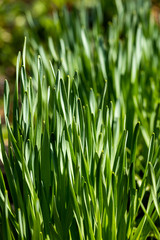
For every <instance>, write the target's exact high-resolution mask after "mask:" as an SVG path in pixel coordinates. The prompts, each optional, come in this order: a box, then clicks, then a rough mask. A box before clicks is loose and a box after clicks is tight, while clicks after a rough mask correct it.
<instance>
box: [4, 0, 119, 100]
mask: <svg viewBox="0 0 160 240" xmlns="http://www.w3.org/2000/svg"><path fill="white" fill-rule="evenodd" d="M101 1H102V3H103V4H107V8H106V9H107V14H106V21H109V20H110V19H111V17H112V14H113V13H114V11H115V9H114V1H111V0H107V1H105V0H101ZM95 2H96V0H45V1H42V0H24V1H16V0H0V95H1V96H2V93H3V81H4V79H5V78H6V79H7V80H9V81H10V82H12V80H13V79H14V77H15V65H16V58H17V53H18V51H19V50H22V47H23V41H24V36H25V35H28V33H29V32H30V33H31V34H32V35H33V34H34V37H35V38H36V39H37V40H40V41H41V42H43V41H45V40H46V38H48V33H50V34H52V33H53V35H54V27H53V14H54V12H57V10H58V12H59V13H60V11H61V8H62V7H63V6H64V5H65V6H66V7H67V8H69V9H70V10H71V9H72V8H73V7H77V8H80V7H83V6H84V5H85V6H86V7H88V8H90V7H92V6H93V5H94V4H95ZM106 2H107V3H106ZM31 16H32V19H31ZM32 20H33V21H34V24H32Z"/></svg>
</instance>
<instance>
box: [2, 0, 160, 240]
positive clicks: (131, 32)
mask: <svg viewBox="0 0 160 240" xmlns="http://www.w3.org/2000/svg"><path fill="white" fill-rule="evenodd" d="M135 3H136V4H135ZM116 4H117V9H118V11H117V15H116V16H115V17H114V18H113V21H112V23H110V24H109V26H108V28H107V38H106V30H105V29H104V25H103V18H104V14H103V10H102V9H101V5H99V4H98V5H97V6H96V7H95V8H94V9H93V16H96V21H95V20H94V21H93V24H92V27H91V26H90V25H89V24H88V23H89V22H88V21H89V20H88V18H87V13H88V11H87V10H84V9H83V10H82V11H81V12H80V16H78V18H77V17H76V16H75V13H74V12H73V14H72V16H70V15H69V13H68V12H67V10H66V9H64V12H63V14H62V15H61V16H60V17H59V16H58V15H56V18H57V24H58V26H59V28H61V30H62V29H63V30H64V31H60V33H61V34H60V36H59V40H58V42H55V43H54V42H53V41H52V38H51V37H49V39H48V46H49V53H48V52H47V51H46V50H45V49H44V48H43V47H42V46H39V45H38V43H36V41H35V40H34V38H32V39H31V40H30V46H31V51H30V49H28V48H30V47H28V45H26V39H25V43H24V48H23V52H22V56H21V53H19V54H18V57H17V68H16V83H15V93H14V102H13V124H12V125H11V123H10V122H9V112H10V111H9V110H10V100H9V97H10V91H9V85H8V82H7V81H5V87H4V112H5V122H6V126H7V130H8V152H6V150H5V145H4V140H3V134H2V127H1V125H0V140H1V152H2V158H3V159H2V160H3V164H4V168H5V173H6V177H7V182H8V187H6V183H5V181H4V178H3V175H2V173H1V172H0V223H1V224H0V234H1V236H2V238H3V239H7V240H8V239H46V240H48V239H58V240H59V239H136V240H137V239H147V238H148V237H151V238H153V239H159V238H160V233H159V227H158V226H159V225H158V223H159V216H160V210H159V209H160V205H159V198H160V194H159V192H160V188H159V185H160V184H159V182H160V178H159V164H160V161H159V160H160V159H159V152H160V148H159V126H158V122H159V98H158V96H159V95H158V89H157V88H156V86H157V84H158V77H157V74H158V71H159V69H158V68H157V67H158V66H159V62H158V54H159V45H158V43H157V42H155V35H156V37H158V38H159V37H160V33H159V30H158V27H157V26H156V25H155V23H154V22H152V19H151V18H149V16H150V15H149V8H148V2H146V5H145V6H144V8H143V9H141V8H140V7H141V6H142V5H140V6H139V4H140V3H139V2H138V1H137V2H136V1H131V3H130V4H132V8H134V9H135V10H137V11H136V12H132V11H131V10H130V6H131V5H130V4H128V3H126V4H125V5H122V4H121V1H116ZM125 11H126V12H125ZM94 14H95V15H94ZM93 19H95V18H93ZM131 19H133V21H132V25H131V21H130V20H131ZM71 20H72V24H71ZM73 20H74V21H73ZM82 24H83V27H82ZM62 32H63V33H62ZM100 33H101V35H100ZM126 46H127V47H126ZM148 46H150V48H148ZM157 49H158V51H157ZM36 52H38V53H39V54H40V55H39V56H36V57H35V55H36V54H35V53H36ZM33 53H34V54H33ZM152 54H154V56H155V59H154V60H153V59H152V61H151V59H150V58H151V56H152ZM49 58H50V61H49V60H48V59H49ZM149 66H150V68H148V67H149ZM75 68H77V71H75ZM156 68H157V70H155V69H156ZM28 72H30V73H31V76H32V77H30V76H29V74H28ZM105 79H107V81H106V80H105ZM148 83H151V88H150V91H148V89H147V88H146V85H147V84H148ZM19 89H20V91H19ZM139 120H140V122H141V123H140V122H139ZM153 131H154V132H155V133H153V134H152V132H153ZM8 191H9V192H10V195H11V196H10V198H9V197H8Z"/></svg>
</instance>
